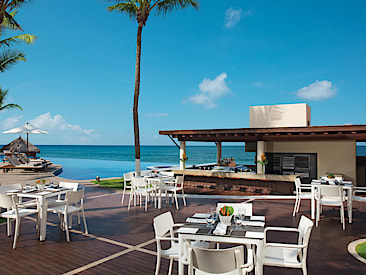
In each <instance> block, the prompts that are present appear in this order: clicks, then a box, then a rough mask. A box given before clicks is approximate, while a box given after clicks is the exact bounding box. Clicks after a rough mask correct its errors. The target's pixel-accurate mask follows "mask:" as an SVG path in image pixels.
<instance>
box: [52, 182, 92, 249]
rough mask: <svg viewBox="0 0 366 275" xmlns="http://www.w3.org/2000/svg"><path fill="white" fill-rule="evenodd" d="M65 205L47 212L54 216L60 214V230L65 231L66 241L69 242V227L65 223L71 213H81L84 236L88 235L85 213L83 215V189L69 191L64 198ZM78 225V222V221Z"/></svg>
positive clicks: (57, 206) (54, 207)
mask: <svg viewBox="0 0 366 275" xmlns="http://www.w3.org/2000/svg"><path fill="white" fill-rule="evenodd" d="M65 202H66V203H65V205H56V206H52V207H49V208H48V209H47V211H48V212H52V213H55V214H60V219H61V220H60V225H61V228H63V229H65V230H66V239H67V241H68V242H69V241H70V235H69V226H68V222H67V217H68V216H69V215H71V214H73V213H79V212H81V213H82V215H83V221H84V230H85V234H88V226H87V224H86V219H85V213H84V188H83V189H80V190H78V191H69V192H67V193H66V196H65ZM78 223H79V224H80V220H79V221H78Z"/></svg>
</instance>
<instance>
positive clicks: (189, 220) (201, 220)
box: [186, 218, 207, 223]
mask: <svg viewBox="0 0 366 275" xmlns="http://www.w3.org/2000/svg"><path fill="white" fill-rule="evenodd" d="M186 222H189V223H207V220H206V219H195V218H187V219H186Z"/></svg>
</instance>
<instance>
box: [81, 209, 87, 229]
mask: <svg viewBox="0 0 366 275" xmlns="http://www.w3.org/2000/svg"><path fill="white" fill-rule="evenodd" d="M81 212H82V214H83V221H84V229H85V234H88V226H87V225H86V219H85V213H84V208H82V209H81Z"/></svg>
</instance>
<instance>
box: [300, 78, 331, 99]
mask: <svg viewBox="0 0 366 275" xmlns="http://www.w3.org/2000/svg"><path fill="white" fill-rule="evenodd" d="M296 93H297V96H298V97H299V98H304V99H308V100H323V99H328V98H331V97H333V96H335V95H336V93H337V88H336V87H335V86H334V85H333V84H332V82H331V81H328V80H322V81H319V80H317V81H315V82H314V83H312V84H310V85H309V86H305V87H303V88H301V89H299V90H297V92H296Z"/></svg>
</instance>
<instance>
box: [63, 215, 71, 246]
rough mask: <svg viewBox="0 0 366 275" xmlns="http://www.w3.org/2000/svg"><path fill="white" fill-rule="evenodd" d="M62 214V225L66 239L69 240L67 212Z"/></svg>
mask: <svg viewBox="0 0 366 275" xmlns="http://www.w3.org/2000/svg"><path fill="white" fill-rule="evenodd" d="M63 216H64V226H65V230H66V240H67V241H68V242H70V235H69V225H68V224H67V214H66V213H64V214H63Z"/></svg>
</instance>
